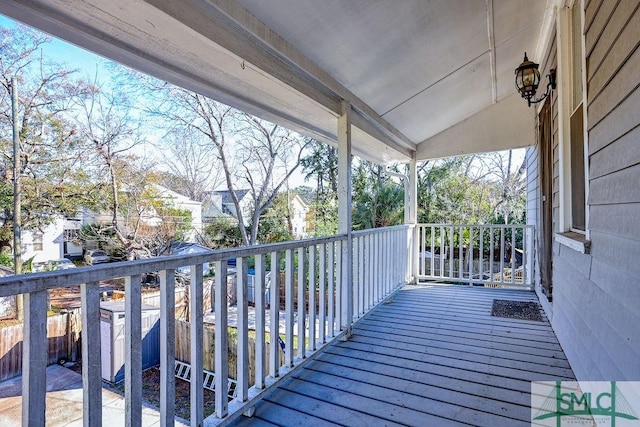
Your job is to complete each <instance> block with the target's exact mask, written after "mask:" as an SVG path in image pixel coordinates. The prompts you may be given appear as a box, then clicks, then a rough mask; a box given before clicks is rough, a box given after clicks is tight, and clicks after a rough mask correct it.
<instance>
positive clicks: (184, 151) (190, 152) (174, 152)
mask: <svg viewBox="0 0 640 427" xmlns="http://www.w3.org/2000/svg"><path fill="white" fill-rule="evenodd" d="M160 148H161V149H162V150H163V155H162V158H161V159H160V161H161V162H162V163H163V164H164V165H165V166H167V168H168V169H169V173H168V174H167V175H166V176H165V177H164V179H163V184H164V185H165V186H166V187H169V188H171V189H172V190H174V191H177V192H178V193H181V194H184V195H185V196H188V197H189V198H190V199H192V200H197V201H199V202H203V201H204V200H205V198H206V194H207V192H208V191H209V190H212V189H215V188H217V187H218V186H219V185H220V184H222V183H223V182H224V173H223V171H222V167H221V166H220V162H219V161H218V156H217V151H216V150H212V149H211V147H210V145H209V144H208V138H205V137H204V135H203V134H202V133H200V132H198V131H196V129H194V128H193V127H183V126H181V127H175V128H173V129H170V131H169V132H168V133H167V134H166V136H165V137H164V138H163V140H162V142H161V143H160Z"/></svg>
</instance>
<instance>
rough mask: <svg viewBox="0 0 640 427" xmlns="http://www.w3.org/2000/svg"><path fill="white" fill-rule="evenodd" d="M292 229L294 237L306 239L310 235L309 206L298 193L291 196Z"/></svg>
mask: <svg viewBox="0 0 640 427" xmlns="http://www.w3.org/2000/svg"><path fill="white" fill-rule="evenodd" d="M289 203H290V204H291V213H292V215H291V231H292V234H293V238H294V239H304V238H305V237H308V236H309V234H308V233H309V221H308V215H309V206H308V205H307V204H306V203H305V201H304V200H302V197H300V196H299V195H298V194H295V195H293V197H291V199H290V201H289Z"/></svg>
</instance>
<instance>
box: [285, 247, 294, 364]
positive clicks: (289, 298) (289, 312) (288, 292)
mask: <svg viewBox="0 0 640 427" xmlns="http://www.w3.org/2000/svg"><path fill="white" fill-rule="evenodd" d="M293 286H294V285H293V249H287V250H286V252H285V318H286V320H285V340H286V342H285V351H284V362H285V365H286V366H287V367H293Z"/></svg>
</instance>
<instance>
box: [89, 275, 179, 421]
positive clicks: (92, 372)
mask: <svg viewBox="0 0 640 427" xmlns="http://www.w3.org/2000/svg"><path fill="white" fill-rule="evenodd" d="M80 304H81V309H82V313H81V316H82V425H83V426H84V427H98V426H101V425H102V376H101V373H102V363H101V360H100V357H101V354H102V351H101V348H100V284H99V283H98V282H92V283H83V284H82V285H80ZM161 335H162V334H161ZM171 372H172V373H173V369H172V370H171ZM174 401H175V399H174ZM172 425H173V424H172Z"/></svg>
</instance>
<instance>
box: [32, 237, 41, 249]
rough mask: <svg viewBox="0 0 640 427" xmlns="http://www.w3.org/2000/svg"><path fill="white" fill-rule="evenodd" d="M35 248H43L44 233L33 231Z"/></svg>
mask: <svg viewBox="0 0 640 427" xmlns="http://www.w3.org/2000/svg"><path fill="white" fill-rule="evenodd" d="M33 250H34V251H41V250H42V233H33Z"/></svg>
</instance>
